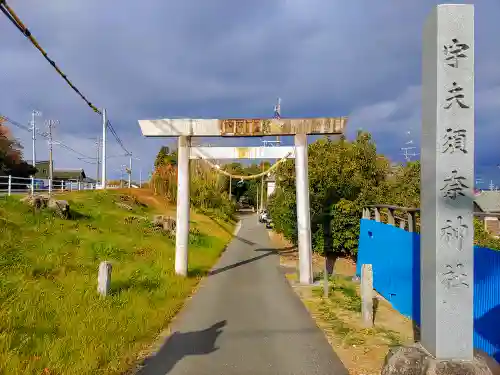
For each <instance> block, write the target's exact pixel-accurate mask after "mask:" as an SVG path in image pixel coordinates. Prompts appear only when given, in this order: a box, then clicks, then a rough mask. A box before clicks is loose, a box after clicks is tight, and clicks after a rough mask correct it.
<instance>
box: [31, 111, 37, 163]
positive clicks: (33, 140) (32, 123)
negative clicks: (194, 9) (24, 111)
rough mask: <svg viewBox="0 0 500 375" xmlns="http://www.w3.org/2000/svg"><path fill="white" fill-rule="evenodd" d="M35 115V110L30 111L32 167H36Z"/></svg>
mask: <svg viewBox="0 0 500 375" xmlns="http://www.w3.org/2000/svg"><path fill="white" fill-rule="evenodd" d="M35 115H36V111H33V112H31V126H32V127H33V128H32V130H33V133H32V135H31V139H32V142H33V143H32V147H33V167H35V168H36V150H35V140H36V126H35Z"/></svg>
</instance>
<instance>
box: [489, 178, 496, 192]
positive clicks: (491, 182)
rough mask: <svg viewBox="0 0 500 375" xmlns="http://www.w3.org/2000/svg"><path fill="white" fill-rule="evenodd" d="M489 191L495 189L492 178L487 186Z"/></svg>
mask: <svg viewBox="0 0 500 375" xmlns="http://www.w3.org/2000/svg"><path fill="white" fill-rule="evenodd" d="M488 187H489V188H490V190H491V191H493V190H495V185H494V184H493V180H490V185H489V186H488Z"/></svg>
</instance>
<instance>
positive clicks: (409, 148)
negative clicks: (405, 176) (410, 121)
mask: <svg viewBox="0 0 500 375" xmlns="http://www.w3.org/2000/svg"><path fill="white" fill-rule="evenodd" d="M406 134H407V135H408V138H409V140H408V141H407V142H406V143H405V147H401V151H403V156H404V158H405V160H406V161H407V162H409V161H411V158H412V157H414V156H417V155H418V154H417V153H416V152H415V151H413V150H415V149H416V147H415V146H413V139H412V138H411V131H407V132H406Z"/></svg>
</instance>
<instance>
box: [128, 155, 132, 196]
mask: <svg viewBox="0 0 500 375" xmlns="http://www.w3.org/2000/svg"><path fill="white" fill-rule="evenodd" d="M128 188H129V189H130V188H132V154H129V159H128Z"/></svg>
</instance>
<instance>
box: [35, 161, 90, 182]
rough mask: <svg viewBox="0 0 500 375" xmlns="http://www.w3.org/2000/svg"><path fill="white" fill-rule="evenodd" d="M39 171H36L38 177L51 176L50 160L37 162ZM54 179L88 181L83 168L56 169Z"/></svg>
mask: <svg viewBox="0 0 500 375" xmlns="http://www.w3.org/2000/svg"><path fill="white" fill-rule="evenodd" d="M35 165H36V169H37V172H36V173H35V176H34V177H35V178H38V179H48V178H49V176H50V172H49V162H48V161H38V162H36V164H35ZM53 177H54V180H59V181H80V182H87V180H88V179H87V176H86V175H85V171H84V170H83V169H55V168H54V172H53Z"/></svg>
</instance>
